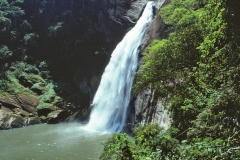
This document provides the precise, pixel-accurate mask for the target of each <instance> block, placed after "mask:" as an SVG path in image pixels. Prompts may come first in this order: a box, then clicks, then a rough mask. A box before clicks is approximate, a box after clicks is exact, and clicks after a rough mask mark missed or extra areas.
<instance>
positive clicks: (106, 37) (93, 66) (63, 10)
mask: <svg viewBox="0 0 240 160" xmlns="http://www.w3.org/2000/svg"><path fill="white" fill-rule="evenodd" d="M155 1H156V3H157V4H159V3H162V1H163V0H155ZM146 2H147V0H131V1H130V0H25V1H24V4H23V5H22V8H23V9H24V10H25V13H26V18H27V21H28V22H29V23H30V24H32V28H33V32H36V33H37V34H38V36H39V39H38V44H39V46H41V48H39V50H38V52H41V53H35V55H34V53H31V54H33V55H34V56H35V57H37V58H39V59H43V60H46V61H47V62H48V65H49V67H50V70H51V73H52V74H53V77H54V78H55V80H57V81H59V80H61V81H65V82H66V81H68V82H69V83H75V85H76V86H77V87H78V88H79V89H80V90H81V92H82V94H83V95H84V96H85V97H84V98H83V99H85V100H86V103H85V104H84V105H87V104H88V103H89V101H90V100H91V99H92V98H93V95H94V93H95V91H96V89H97V86H98V84H99V82H100V78H101V75H102V73H103V70H104V68H105V66H106V65H107V63H108V61H109V59H110V55H111V52H112V51H113V49H114V48H115V46H116V45H117V43H118V42H120V41H121V39H122V38H123V36H124V34H125V33H126V32H127V30H128V29H129V28H131V27H132V26H133V25H134V23H135V22H136V21H137V19H138V18H139V17H140V15H141V13H142V10H143V8H144V5H145V4H146ZM59 72H60V73H61V74H59ZM36 92H40V93H41V90H37V89H36Z"/></svg>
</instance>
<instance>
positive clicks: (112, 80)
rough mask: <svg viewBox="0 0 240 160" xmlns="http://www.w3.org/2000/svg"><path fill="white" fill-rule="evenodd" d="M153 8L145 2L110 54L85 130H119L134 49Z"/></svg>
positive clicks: (124, 114)
mask: <svg viewBox="0 0 240 160" xmlns="http://www.w3.org/2000/svg"><path fill="white" fill-rule="evenodd" d="M153 6H154V2H152V1H150V2H148V3H147V5H146V7H145V9H144V12H143V14H142V16H141V18H140V19H139V20H138V22H137V23H136V25H135V26H134V27H133V28H132V29H131V30H130V31H129V32H128V33H127V34H126V35H125V37H124V38H123V40H122V41H121V42H120V43H119V44H118V45H117V47H116V48H115V50H114V51H113V53H112V56H111V59H110V62H109V64H108V65H107V67H106V68H105V71H104V73H103V75H102V78H101V82H100V85H99V87H98V90H97V92H96V94H95V97H94V99H93V109H92V111H91V114H90V120H89V123H88V124H87V126H86V128H87V129H90V130H97V131H112V132H119V131H122V130H123V128H124V126H125V122H126V118H127V110H128V106H129V102H130V99H131V90H132V84H133V80H134V72H135V71H136V68H137V63H138V47H139V46H140V44H141V42H142V38H143V36H144V33H145V31H146V29H147V27H148V25H149V23H150V22H151V20H152V18H153Z"/></svg>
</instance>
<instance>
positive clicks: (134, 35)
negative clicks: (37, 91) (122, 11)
mask: <svg viewBox="0 0 240 160" xmlns="http://www.w3.org/2000/svg"><path fill="white" fill-rule="evenodd" d="M153 5H154V3H153V2H148V3H147V5H146V7H145V10H144V12H143V14H142V16H141V18H140V19H139V20H138V22H137V24H136V25H135V27H134V28H133V29H132V30H131V31H129V32H128V33H127V34H126V36H125V37H124V39H123V40H122V41H121V42H120V43H119V44H118V45H117V47H116V49H115V50H114V52H113V53H112V57H111V59H110V62H109V64H108V65H107V67H106V69H105V72H104V74H103V76H102V79H101V82H100V86H99V88H98V90H97V92H96V94H95V97H94V100H93V104H94V108H93V110H92V112H91V115H90V121H89V123H88V124H87V125H85V126H81V124H80V123H62V124H57V125H48V124H39V125H34V126H28V127H23V128H20V129H13V130H6V131H0V141H1V143H0V150H1V151H0V159H1V160H17V159H19V160H23V159H31V160H42V159H51V160H52V159H61V160H66V159H68V160H70V159H79V160H87V159H91V160H95V159H98V157H99V156H100V154H101V152H102V149H103V146H102V145H101V142H102V141H106V140H107V139H108V138H109V137H110V136H111V133H109V131H110V132H119V131H122V129H123V127H124V125H125V121H126V115H127V108H128V105H129V101H130V98H131V88H132V84H133V80H134V72H135V70H136V67H137V61H138V47H139V45H140V43H141V41H142V37H143V35H144V32H145V30H146V28H147V26H148V24H149V23H150V21H151V20H152V18H153V12H152V8H153ZM105 131H106V132H105Z"/></svg>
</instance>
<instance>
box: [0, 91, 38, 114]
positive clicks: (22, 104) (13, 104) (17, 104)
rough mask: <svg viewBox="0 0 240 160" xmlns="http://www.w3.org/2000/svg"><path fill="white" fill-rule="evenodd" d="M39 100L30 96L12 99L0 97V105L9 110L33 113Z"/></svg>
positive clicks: (18, 96) (20, 95)
mask: <svg viewBox="0 0 240 160" xmlns="http://www.w3.org/2000/svg"><path fill="white" fill-rule="evenodd" d="M39 101H40V99H39V98H38V97H35V96H31V95H24V94H19V95H15V96H12V97H4V96H2V97H0V103H2V104H3V105H4V106H5V107H7V108H9V109H15V108H19V109H22V110H25V111H27V112H29V113H34V112H35V110H36V107H37V106H38V104H39Z"/></svg>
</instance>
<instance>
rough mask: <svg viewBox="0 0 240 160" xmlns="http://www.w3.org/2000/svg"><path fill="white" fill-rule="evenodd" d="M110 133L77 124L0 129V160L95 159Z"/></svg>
mask: <svg viewBox="0 0 240 160" xmlns="http://www.w3.org/2000/svg"><path fill="white" fill-rule="evenodd" d="M110 136H111V134H110V133H100V132H94V131H88V130H85V129H84V128H83V127H82V126H81V124H79V123H62V124H57V125H49V124H39V125H34V126H28V127H23V128H19V129H12V130H5V131H0V160H54V159H58V160H97V159H98V157H99V156H100V154H101V152H102V149H103V146H102V145H101V142H102V141H106V140H107V139H108V138H109V137H110Z"/></svg>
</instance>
